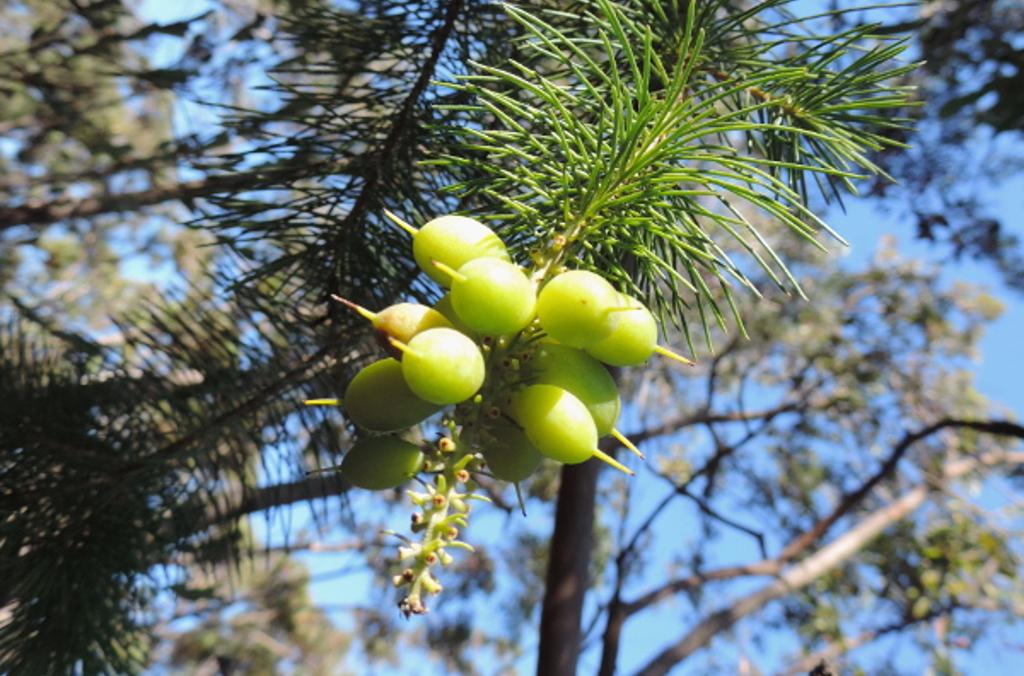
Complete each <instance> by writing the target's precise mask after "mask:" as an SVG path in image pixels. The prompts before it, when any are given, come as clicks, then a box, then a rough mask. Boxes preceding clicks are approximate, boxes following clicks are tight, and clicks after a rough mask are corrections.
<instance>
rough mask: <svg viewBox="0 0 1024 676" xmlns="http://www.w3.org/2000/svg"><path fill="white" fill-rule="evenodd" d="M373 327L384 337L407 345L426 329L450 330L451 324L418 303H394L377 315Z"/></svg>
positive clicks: (437, 313)
mask: <svg viewBox="0 0 1024 676" xmlns="http://www.w3.org/2000/svg"><path fill="white" fill-rule="evenodd" d="M373 326H374V328H376V329H377V330H378V331H380V332H381V333H382V334H384V335H385V336H386V337H388V336H389V337H391V338H396V339H398V340H400V341H402V342H403V343H408V342H409V341H410V340H412V338H413V336H415V335H416V334H418V333H422V332H424V331H426V330H427V329H450V328H452V324H451V322H449V321H448V319H447V318H446V317H445V316H444V315H443V314H441V313H440V312H438V311H437V310H435V309H433V308H429V307H427V306H426V305H420V304H419V303H396V304H395V305H389V306H388V307H386V308H384V309H383V310H381V311H380V312H378V313H377V316H376V318H375V319H374V320H373Z"/></svg>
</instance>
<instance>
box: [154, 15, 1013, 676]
mask: <svg viewBox="0 0 1024 676" xmlns="http://www.w3.org/2000/svg"><path fill="white" fill-rule="evenodd" d="M207 7H208V3H207V2H204V1H203V0H180V1H179V2H175V3H168V2H165V1H163V0H146V1H145V2H143V3H142V5H141V9H140V12H141V13H142V14H143V16H146V17H147V18H150V17H151V18H156V19H160V20H173V19H177V18H180V17H184V16H192V15H194V14H198V13H200V12H202V11H204V10H205V9H206V8H207ZM155 44H156V49H155V50H154V52H153V58H154V59H155V60H156V61H157V62H160V61H163V60H165V59H166V60H168V61H172V60H173V59H175V58H176V57H177V49H178V47H177V45H178V43H177V41H176V40H173V39H160V40H157V41H156V43H155ZM207 115H208V112H207V111H206V110H205V109H203V108H202V106H198V105H195V104H182V105H180V106H179V108H178V120H177V124H178V125H179V131H187V130H189V129H194V128H195V127H196V126H197V125H200V124H201V123H205V122H206V121H208V119H207ZM1013 142H1015V143H1017V144H1022V143H1024V141H1022V140H1021V139H1016V140H1014V141H1013ZM990 198H991V200H992V204H993V210H994V211H995V212H996V213H997V214H998V215H1001V216H1003V217H1005V219H1006V222H1007V224H1008V225H1009V227H1010V228H1011V230H1012V231H1013V232H1015V233H1017V234H1018V235H1019V236H1021V238H1022V239H1024V222H1022V220H1021V219H1020V217H1019V214H1020V213H1022V208H1024V175H1022V176H1018V177H1016V178H1013V179H1010V180H1008V181H1006V182H1005V183H1004V184H1003V185H1001V186H999V187H998V188H996V189H993V190H992V191H991V195H990ZM828 220H829V222H830V224H831V225H832V226H833V227H835V229H836V230H838V231H839V232H840V233H841V234H842V235H843V236H844V237H846V238H847V239H848V240H849V242H850V245H851V246H850V248H849V249H843V248H842V247H839V246H833V250H834V251H835V254H834V255H835V264H836V265H842V266H844V267H847V268H848V269H859V268H861V267H862V266H863V265H864V264H865V262H866V261H867V260H868V259H869V258H870V257H871V256H872V255H873V253H874V251H875V249H876V247H877V245H878V243H879V241H880V239H881V238H882V237H884V236H886V235H894V236H895V237H896V238H897V240H898V242H899V249H900V251H901V252H902V253H904V254H905V255H907V256H911V257H920V258H923V259H925V260H935V259H936V251H935V250H933V249H930V248H928V247H926V246H924V245H922V244H921V243H919V242H917V241H915V240H914V239H913V237H912V229H911V227H909V225H908V224H907V223H906V222H901V221H900V219H899V216H898V214H894V213H886V212H884V211H882V210H880V209H879V207H878V205H877V204H876V203H875V202H873V201H871V200H859V199H851V200H849V201H848V202H847V210H846V211H845V212H842V211H838V210H832V211H831V212H829V213H828ZM139 272H140V273H141V271H139ZM943 277H944V279H945V281H947V282H948V283H954V282H957V281H967V282H970V283H974V284H981V285H984V286H987V287H989V288H991V289H992V290H993V292H994V293H995V295H997V296H998V297H999V298H1000V299H1001V300H1002V301H1003V302H1004V303H1005V304H1006V312H1005V313H1004V315H1003V316H1002V318H1000V319H999V320H998V321H996V322H995V323H993V324H992V325H991V327H990V328H989V330H988V332H987V334H986V335H985V337H984V339H983V343H982V350H981V357H980V359H979V360H978V362H977V364H976V365H975V373H976V375H977V382H978V387H979V389H980V390H981V391H982V392H984V393H985V394H987V395H988V396H989V397H991V398H992V399H993V400H995V401H997V402H1000V403H1002V404H1004V405H1005V406H1006V407H1007V410H1010V411H1022V410H1024V388H1022V387H1021V382H1022V377H1024V367H1022V366H1021V360H1020V357H1019V352H1020V349H1021V345H1022V339H1024V303H1022V298H1021V297H1020V296H1019V295H1012V294H1010V293H1007V292H1006V291H1005V289H1003V288H1002V285H1001V281H1000V279H999V278H998V276H997V275H996V274H995V273H994V272H993V271H992V269H991V268H990V267H989V266H987V265H981V264H976V263H973V262H970V261H961V262H958V263H957V264H955V265H946V266H945V269H944V273H943ZM811 302H813V298H812V299H811ZM625 422H628V421H625ZM621 426H622V427H623V428H627V425H626V424H623V425H621ZM645 497H646V500H641V501H640V503H641V504H642V503H644V502H648V503H649V502H650V501H652V500H654V499H655V497H656V495H655V493H653V492H652V493H650V494H649V495H647V496H645ZM359 505H362V506H363V507H364V508H369V507H371V506H372V496H367V495H363V496H358V497H356V506H357V508H358V507H359ZM305 511H306V510H305V508H300V509H299V512H300V515H296V516H293V517H292V523H293V524H294V523H299V522H301V521H303V520H304V519H303V517H302V516H301V514H302V513H304V512H305ZM540 511H541V512H543V510H540ZM643 511H644V510H643V509H638V510H637V512H636V513H643ZM546 516H547V515H546V514H543V513H537V512H536V511H535V513H531V515H530V519H531V520H536V524H535V525H536V528H535V530H537V531H538V532H544V530H545V529H546V528H547V527H548V523H549V522H548V520H547V518H546ZM279 518H281V517H280V516H278V517H275V519H279ZM474 518H475V524H474V527H473V532H474V535H473V537H474V538H476V539H477V540H478V541H482V542H485V543H486V542H488V541H489V540H493V539H494V538H496V537H500V536H501V532H502V520H503V519H504V516H503V515H500V514H499V513H497V512H494V513H492V514H490V515H485V514H483V513H480V512H478V513H477V515H475V517H474ZM667 521H669V522H670V523H674V524H680V523H683V524H686V523H689V524H693V523H695V522H696V515H695V514H694V513H693V509H692V507H691V506H689V505H686V504H682V503H681V504H680V506H679V507H678V508H677V510H676V511H675V512H673V513H672V514H671V515H670V516H669V517H667ZM255 523H256V524H257V526H258V530H261V531H264V532H266V534H267V535H268V536H270V537H273V538H275V539H276V538H279V537H281V534H282V528H281V525H282V522H280V521H277V520H275V521H273V522H272V525H271V527H270V528H269V530H267V529H264V528H263V526H262V525H261V524H262V523H263V522H262V520H260V519H256V520H255ZM395 526H396V527H397V528H399V529H401V528H403V527H404V521H402V520H398V521H396V524H395ZM661 535H662V536H664V535H666V532H665V530H664V529H662V532H661ZM340 537H342V538H343V537H344V534H341V536H340ZM685 537H694V536H693V535H690V536H684V540H683V542H685ZM674 544H675V545H676V548H678V546H679V545H680V542H679V540H678V538H677V539H676V542H675V543H674ZM719 552H720V555H721V556H722V557H724V558H725V559H728V558H731V557H735V559H736V560H737V561H745V560H750V559H751V558H752V552H753V556H756V551H755V550H753V548H752V544H751V543H750V542H749V541H745V540H743V539H742V538H737V539H735V540H734V541H732V542H729V543H727V546H725V547H723V548H721V549H720V550H719ZM301 558H302V559H303V560H304V561H306V562H307V563H308V565H309V566H310V569H311V572H312V573H313V574H314V576H315V577H316V576H318V575H325V574H329V573H330V572H331V571H334V570H337V569H339V568H341V567H344V566H346V565H347V564H348V563H349V562H350V561H351V559H350V557H349V556H347V555H341V554H339V555H336V554H308V555H302V557H301ZM372 583H373V580H372V579H370V578H369V577H368V575H367V574H365V573H364V574H357V575H353V576H349V577H345V578H341V579H330V580H326V581H324V582H321V583H316V584H314V594H315V596H316V598H317V599H318V600H320V601H322V602H323V603H326V604H332V605H336V604H345V603H351V602H360V601H361V600H363V599H365V594H364V589H365V588H366V587H367V586H369V585H371V584H372ZM741 589H743V587H742V585H737V586H732V587H730V588H729V593H730V594H736V593H738V592H739V591H740V590H741ZM333 616H334V617H335V619H336V620H337V621H338V623H339V624H340V625H342V626H345V625H346V624H347V623H350V622H351V620H350V618H349V616H348V614H347V613H345V612H341V611H339V612H336V613H333ZM414 621H419V620H414ZM683 628H684V625H683V624H682V623H681V622H680V614H679V611H678V608H673V607H672V606H671V605H670V606H667V607H662V608H659V609H658V610H656V611H654V612H651V613H648V614H647V615H645V616H643V617H642V618H638V620H637V621H634V622H633V623H632V624H630V625H629V628H628V629H627V632H626V635H625V640H624V642H623V646H624V650H623V654H622V656H621V667H622V671H623V673H628V672H629V671H630V670H631V668H635V667H636V666H638V665H639V664H641V663H643V662H644V661H645V660H646V659H648V658H649V657H650V656H651V655H652V654H653V653H654V652H656V651H657V650H659V649H660V648H661V647H663V646H664V645H665V644H666V643H667V642H669V641H670V640H673V639H675V638H676V637H678V635H679V634H680V632H681V631H682V630H683ZM1014 631H1015V630H1014ZM757 633H758V625H757V622H756V621H752V622H745V623H743V624H742V625H741V626H740V628H739V630H738V633H737V635H738V636H739V637H740V640H739V642H738V643H739V644H740V645H743V644H747V645H748V646H750V649H751V651H752V652H755V653H756V655H757V656H758V657H759V658H760V659H765V658H769V661H774V659H777V658H779V657H780V656H782V655H783V654H785V653H788V652H791V651H792V650H793V647H794V646H793V645H791V644H790V643H789V642H788V640H786V639H782V638H781V637H778V636H777V637H776V638H774V639H771V640H768V641H767V642H765V643H764V644H763V645H762V646H760V647H758V648H757V649H756V651H755V650H754V648H753V642H754V640H755V639H756V638H757ZM525 636H526V638H527V641H532V640H533V639H532V633H531V632H527V633H526V634H525ZM1021 638H1024V636H1022V637H1021ZM533 647H535V646H534V645H533V644H529V645H527V646H524V648H525V649H526V653H527V657H525V658H524V659H523V661H522V662H521V663H520V664H519V665H518V666H519V667H520V669H521V670H522V672H524V673H527V672H530V671H532V669H533V663H532V657H530V654H531V652H532V651H531V648H533ZM731 649H732V648H730V650H731ZM883 649H885V648H884V646H883ZM896 654H897V655H900V654H903V653H901V652H899V649H897V653H896ZM717 657H718V658H719V659H720V660H721V661H722V664H723V665H735V660H736V657H737V656H736V655H732V654H729V653H726V652H722V653H719V654H717ZM595 659H596V657H595V655H594V654H593V653H587V654H586V655H585V656H584V660H583V662H582V664H581V669H580V671H581V673H588V672H589V671H590V670H591V669H592V668H593V665H594V664H595ZM908 659H909V657H908ZM964 666H966V667H967V668H968V669H969V670H970V671H971V672H973V673H993V672H995V671H996V670H997V669H999V668H1000V667H1001V666H1005V665H1002V664H1001V657H1000V652H999V651H998V650H990V649H989V648H986V647H985V646H984V645H982V646H981V647H980V648H979V650H977V651H976V652H975V653H974V654H971V655H970V656H969V659H968V661H967V662H965V663H964ZM723 668H724V667H723ZM375 673H380V674H386V673H403V674H419V673H436V665H430V666H419V667H410V666H409V665H405V666H404V667H402V668H401V669H400V670H398V671H394V670H387V669H383V670H379V671H377V672H375ZM679 673H691V672H690V671H687V670H685V669H684V670H680V672H679Z"/></svg>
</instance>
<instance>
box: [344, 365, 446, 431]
mask: <svg viewBox="0 0 1024 676" xmlns="http://www.w3.org/2000/svg"><path fill="white" fill-rule="evenodd" d="M344 401H345V411H346V413H347V414H348V417H349V419H350V420H351V421H352V422H354V423H355V424H356V425H359V426H360V427H362V428H363V429H367V430H371V431H373V432H393V431H395V430H403V429H406V428H407V427H412V426H413V425H415V424H417V423H419V422H422V421H423V420H425V419H426V418H429V417H430V416H432V415H433V414H435V413H437V412H438V411H440V410H441V407H440V406H438V405H437V404H432V403H430V402H428V401H424V400H423V399H420V398H419V397H417V396H416V395H415V394H414V393H413V391H412V390H411V389H409V385H408V384H406V382H405V378H404V377H403V376H402V365H401V364H400V363H399V362H398V360H396V359H382V360H381V361H378V362H374V363H373V364H370V365H369V366H367V367H366V368H364V369H363V370H361V371H360V372H359V373H357V374H356V376H355V378H353V379H352V381H351V382H350V383H349V384H348V387H347V388H346V389H345V400H344Z"/></svg>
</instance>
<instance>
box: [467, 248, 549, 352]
mask: <svg viewBox="0 0 1024 676" xmlns="http://www.w3.org/2000/svg"><path fill="white" fill-rule="evenodd" d="M449 272H452V273H453V274H452V278H453V279H452V291H451V300H452V307H453V308H454V310H455V313H456V314H457V315H458V316H459V319H461V320H462V322H463V323H464V324H465V325H466V326H468V327H469V328H470V329H472V330H473V331H475V332H477V333H481V334H483V335H485V336H498V335H501V334H503V333H515V332H517V331H521V330H522V329H524V328H526V325H527V324H529V323H530V321H531V320H532V319H533V313H534V309H535V308H536V306H537V296H536V292H535V291H534V289H533V284H531V283H530V280H529V279H528V278H527V277H526V275H525V274H524V273H523V271H522V269H521V268H520V267H519V266H518V265H516V264H514V263H509V262H507V261H502V260H497V259H494V258H477V259H474V260H471V261H469V262H468V263H466V264H465V265H463V266H462V267H461V268H459V269H458V271H451V270H450V269H449Z"/></svg>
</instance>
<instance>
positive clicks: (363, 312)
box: [331, 293, 377, 322]
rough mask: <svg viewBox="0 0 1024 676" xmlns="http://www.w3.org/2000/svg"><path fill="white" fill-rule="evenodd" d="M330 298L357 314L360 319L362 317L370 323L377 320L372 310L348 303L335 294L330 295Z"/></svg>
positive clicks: (348, 301)
mask: <svg viewBox="0 0 1024 676" xmlns="http://www.w3.org/2000/svg"><path fill="white" fill-rule="evenodd" d="M331 298H333V299H334V300H336V301H338V302H339V303H341V304H342V305H344V306H345V307H347V308H349V309H350V310H354V311H355V312H356V313H358V314H359V316H360V317H362V318H364V319H367V320H369V321H371V322H372V321H376V319H377V313H376V312H373V311H372V310H367V309H366V308H364V307H363V306H362V305H358V304H356V303H353V302H352V301H350V300H349V299H347V298H342V297H341V296H339V295H338V294H336V293H332V294H331Z"/></svg>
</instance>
